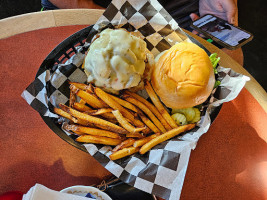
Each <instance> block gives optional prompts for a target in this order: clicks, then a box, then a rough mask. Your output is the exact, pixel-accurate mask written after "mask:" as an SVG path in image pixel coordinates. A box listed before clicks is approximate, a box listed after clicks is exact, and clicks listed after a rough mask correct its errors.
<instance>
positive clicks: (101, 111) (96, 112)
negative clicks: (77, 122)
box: [85, 108, 113, 115]
mask: <svg viewBox="0 0 267 200" xmlns="http://www.w3.org/2000/svg"><path fill="white" fill-rule="evenodd" d="M112 111H113V109H112V108H100V109H98V110H90V111H85V113H86V114H89V115H102V114H106V113H111V112H112Z"/></svg>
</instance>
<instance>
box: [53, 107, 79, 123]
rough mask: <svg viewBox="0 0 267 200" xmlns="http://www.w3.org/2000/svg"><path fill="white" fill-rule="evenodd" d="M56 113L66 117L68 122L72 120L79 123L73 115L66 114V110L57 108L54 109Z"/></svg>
mask: <svg viewBox="0 0 267 200" xmlns="http://www.w3.org/2000/svg"><path fill="white" fill-rule="evenodd" d="M54 112H55V113H56V114H58V115H60V116H62V117H65V118H66V119H68V120H71V121H72V122H75V123H77V121H78V120H77V119H76V118H74V117H73V116H71V114H69V113H67V112H65V111H64V110H62V109H60V108H56V107H54Z"/></svg>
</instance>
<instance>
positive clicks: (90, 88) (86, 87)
mask: <svg viewBox="0 0 267 200" xmlns="http://www.w3.org/2000/svg"><path fill="white" fill-rule="evenodd" d="M69 84H71V85H73V86H75V87H76V88H79V89H80V90H85V91H86V90H88V91H89V92H91V93H93V86H92V85H91V84H89V85H87V84H84V83H76V82H69ZM70 87H72V86H70Z"/></svg>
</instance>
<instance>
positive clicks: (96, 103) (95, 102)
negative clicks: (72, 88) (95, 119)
mask: <svg viewBox="0 0 267 200" xmlns="http://www.w3.org/2000/svg"><path fill="white" fill-rule="evenodd" d="M76 95H77V96H79V97H80V98H81V99H83V100H84V101H86V103H88V104H89V105H90V106H92V107H93V108H108V105H107V104H105V103H104V102H102V101H100V100H99V99H98V98H97V97H95V96H94V95H93V94H90V93H88V92H85V91H83V90H79V91H78V92H77V94H76Z"/></svg>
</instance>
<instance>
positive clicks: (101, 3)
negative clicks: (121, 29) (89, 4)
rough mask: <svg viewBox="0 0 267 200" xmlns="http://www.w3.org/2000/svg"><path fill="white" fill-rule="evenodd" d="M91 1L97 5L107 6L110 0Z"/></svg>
mask: <svg viewBox="0 0 267 200" xmlns="http://www.w3.org/2000/svg"><path fill="white" fill-rule="evenodd" d="M93 2H94V3H95V4H97V5H99V6H102V7H104V8H107V7H108V5H109V4H110V2H111V0H93Z"/></svg>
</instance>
